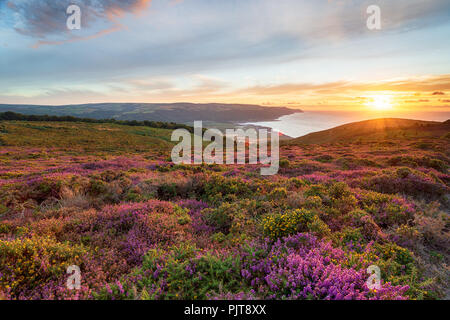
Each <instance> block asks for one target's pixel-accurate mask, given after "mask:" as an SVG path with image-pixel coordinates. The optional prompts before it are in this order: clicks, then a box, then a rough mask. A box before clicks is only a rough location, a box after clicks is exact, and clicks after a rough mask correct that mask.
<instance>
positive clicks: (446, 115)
mask: <svg viewBox="0 0 450 320" xmlns="http://www.w3.org/2000/svg"><path fill="white" fill-rule="evenodd" d="M378 118H402V119H414V120H428V121H445V120H448V119H450V112H403V113H400V112H396V113H372V114H368V113H367V112H365V113H364V112H339V111H331V112H330V111H305V112H303V113H294V114H291V115H287V116H282V117H280V118H279V119H277V120H274V121H264V122H247V123H242V124H243V125H258V126H264V127H269V128H272V129H275V130H278V131H280V132H281V133H283V134H285V135H288V136H290V137H293V138H297V137H301V136H304V135H306V134H308V133H311V132H316V131H321V130H326V129H331V128H334V127H337V126H340V125H343V124H347V123H351V122H356V121H363V120H370V119H378Z"/></svg>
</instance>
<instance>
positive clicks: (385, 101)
mask: <svg viewBox="0 0 450 320" xmlns="http://www.w3.org/2000/svg"><path fill="white" fill-rule="evenodd" d="M366 105H367V106H368V107H370V108H372V109H374V110H378V111H382V110H390V109H392V99H391V97H390V96H387V95H377V96H373V97H370V98H369V99H368V102H367V103H366Z"/></svg>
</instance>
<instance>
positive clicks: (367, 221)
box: [346, 209, 383, 241]
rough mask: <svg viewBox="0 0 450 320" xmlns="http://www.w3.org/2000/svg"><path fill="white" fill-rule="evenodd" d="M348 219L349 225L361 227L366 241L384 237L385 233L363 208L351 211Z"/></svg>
mask: <svg viewBox="0 0 450 320" xmlns="http://www.w3.org/2000/svg"><path fill="white" fill-rule="evenodd" d="M346 220H347V221H346V222H347V223H348V224H349V225H351V226H353V227H355V228H359V230H360V232H361V234H362V235H363V237H364V239H365V240H366V241H370V240H379V239H381V238H383V233H382V231H381V229H380V227H379V226H378V225H377V224H376V222H375V221H374V219H373V217H372V216H371V215H370V214H368V213H367V212H365V211H363V210H360V209H357V210H353V211H351V212H349V213H348V215H347V216H346Z"/></svg>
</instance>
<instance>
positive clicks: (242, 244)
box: [0, 119, 450, 299]
mask: <svg viewBox="0 0 450 320" xmlns="http://www.w3.org/2000/svg"><path fill="white" fill-rule="evenodd" d="M39 120H40V119H39ZM0 132H1V133H0V142H1V144H0V145H1V146H0V296H1V297H6V298H8V299H442V298H445V297H448V288H449V283H448V279H449V269H448V259H449V255H448V244H449V243H448V241H449V233H448V225H449V221H448V213H449V208H450V202H449V201H450V198H449V194H450V192H449V191H450V179H449V174H448V165H449V163H450V158H449V157H450V154H449V148H448V145H449V140H448V138H446V137H442V138H431V137H426V136H425V137H418V138H415V139H410V138H408V137H403V136H400V137H398V138H397V140H395V139H394V140H393V139H382V138H377V139H376V140H374V141H363V142H353V143H344V142H342V143H330V144H315V145H303V144H287V145H283V146H282V147H281V150H280V154H281V157H282V159H281V161H280V171H279V173H278V174H277V175H275V176H266V177H263V176H260V175H259V167H258V166H256V165H252V166H250V165H206V164H203V165H195V166H194V165H192V166H191V165H174V164H173V163H171V162H170V160H169V155H170V146H171V144H170V130H167V129H164V128H162V129H161V128H154V127H146V126H138V125H132V126H131V125H130V126H126V125H122V124H119V123H87V122H76V121H71V122H63V121H54V122H42V121H33V122H24V121H3V122H1V123H0ZM69 265H78V266H80V269H81V272H82V287H81V289H80V290H69V289H67V288H66V279H67V274H66V268H67V267H68V266H69ZM370 265H377V266H379V267H380V269H381V278H382V283H381V288H380V289H379V290H372V289H369V288H368V287H367V285H366V281H367V279H368V277H369V274H368V273H367V272H366V269H367V268H368V267H369V266H370Z"/></svg>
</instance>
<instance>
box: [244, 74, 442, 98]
mask: <svg viewBox="0 0 450 320" xmlns="http://www.w3.org/2000/svg"><path fill="white" fill-rule="evenodd" d="M436 87H439V88H442V89H445V90H450V75H449V74H447V75H440V76H433V77H423V78H412V79H401V80H388V81H378V82H351V81H336V82H329V83H319V84H315V83H284V84H279V85H268V86H254V87H249V88H246V89H242V90H240V92H241V93H246V94H251V95H283V94H302V93H305V92H310V93H317V94H342V93H351V92H373V91H395V92H417V91H422V92H427V91H428V92H429V91H433V89H435V88H436Z"/></svg>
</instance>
